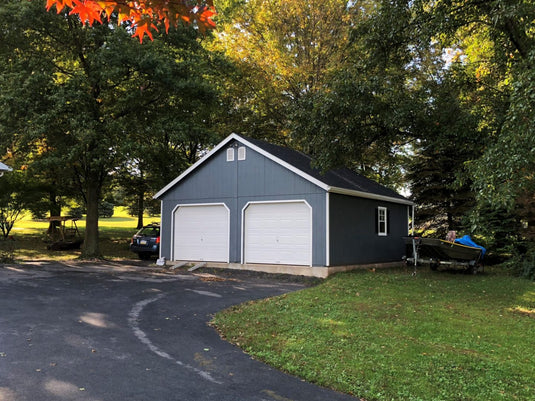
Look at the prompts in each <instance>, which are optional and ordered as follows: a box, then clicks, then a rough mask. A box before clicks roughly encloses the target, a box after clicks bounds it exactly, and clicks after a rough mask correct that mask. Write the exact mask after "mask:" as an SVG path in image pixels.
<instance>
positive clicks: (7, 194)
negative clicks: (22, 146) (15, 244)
mask: <svg viewBox="0 0 535 401" xmlns="http://www.w3.org/2000/svg"><path fill="white" fill-rule="evenodd" d="M32 196H33V191H32V188H31V186H30V185H28V182H27V180H26V176H25V175H24V173H21V172H15V171H14V172H10V173H7V174H4V175H3V176H2V177H0V230H1V234H2V237H3V238H4V239H6V238H7V237H8V236H9V233H10V232H11V230H12V229H13V226H14V225H15V223H16V222H17V221H18V220H20V219H21V218H22V217H23V213H24V210H25V209H26V208H27V207H28V206H29V205H31V203H32V201H33V198H32Z"/></svg>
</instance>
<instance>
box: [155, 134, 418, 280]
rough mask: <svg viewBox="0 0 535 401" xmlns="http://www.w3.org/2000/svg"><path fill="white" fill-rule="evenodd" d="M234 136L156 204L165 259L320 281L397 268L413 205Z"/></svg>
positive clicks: (353, 177) (348, 174)
mask: <svg viewBox="0 0 535 401" xmlns="http://www.w3.org/2000/svg"><path fill="white" fill-rule="evenodd" d="M311 163H312V160H311V158H310V157H309V156H307V155H305V154H303V153H300V152H297V151H295V150H292V149H289V148H285V147H281V146H277V145H273V144H270V143H267V142H264V141H260V140H257V139H252V138H247V137H242V136H239V135H236V134H232V135H230V136H228V137H227V138H225V139H224V140H223V141H222V142H221V143H219V144H218V145H217V146H216V147H214V148H213V149H212V150H211V151H210V152H209V153H207V154H206V155H205V156H204V157H203V158H202V159H200V160H199V161H198V162H197V163H195V164H194V165H192V166H191V167H190V168H189V169H187V170H186V171H185V172H184V173H183V174H181V175H180V176H179V177H177V178H176V179H175V180H173V181H172V182H171V183H169V184H168V185H167V186H166V187H165V188H163V189H162V190H161V191H160V192H158V193H157V194H156V195H155V198H157V199H160V200H161V208H162V209H161V213H162V214H161V216H162V217H161V243H160V253H161V255H160V256H161V257H165V258H166V260H168V261H190V262H207V263H208V264H209V265H213V266H215V267H230V268H243V269H253V270H263V271H276V272H286V273H295V274H301V275H314V276H320V277H325V276H327V275H328V274H330V273H332V272H334V271H340V270H345V269H348V268H352V267H355V266H363V265H366V266H367V265H375V264H384V263H388V262H399V261H400V260H401V257H402V256H403V255H404V243H403V239H402V237H403V236H406V235H407V234H408V225H409V216H410V215H411V214H412V207H413V203H412V202H411V201H410V200H408V199H406V198H405V197H403V196H401V195H400V194H398V193H396V192H395V191H393V190H391V189H389V188H386V187H384V186H382V185H379V184H377V183H376V182H374V181H371V180H369V179H367V178H365V177H363V176H361V175H359V174H357V173H355V172H353V171H350V170H348V169H337V170H331V171H328V172H326V173H323V174H322V173H321V172H320V171H319V170H317V169H314V168H312V165H311Z"/></svg>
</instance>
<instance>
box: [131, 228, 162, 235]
mask: <svg viewBox="0 0 535 401" xmlns="http://www.w3.org/2000/svg"><path fill="white" fill-rule="evenodd" d="M137 235H142V236H144V237H157V236H159V235H160V228H159V227H143V228H142V229H141V230H139V231H138V232H137Z"/></svg>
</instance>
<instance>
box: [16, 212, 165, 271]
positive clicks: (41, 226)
mask: <svg viewBox="0 0 535 401" xmlns="http://www.w3.org/2000/svg"><path fill="white" fill-rule="evenodd" d="M144 220H145V221H144V222H145V224H148V223H152V222H153V221H159V217H154V216H150V217H149V216H145V217H144ZM76 223H77V226H78V229H79V231H80V234H81V235H82V236H83V234H84V229H85V220H84V219H81V220H78V221H77V222H76ZM136 225H137V218H135V217H131V216H129V215H128V214H127V212H126V210H125V209H124V208H121V207H117V208H115V213H114V215H113V217H110V218H101V219H100V220H99V232H100V248H101V252H102V255H103V257H104V258H106V259H110V260H113V259H135V258H136V255H135V254H133V253H132V252H130V251H129V249H128V246H129V244H130V238H131V237H132V235H133V234H135V233H136V231H137V230H136ZM47 228H48V222H47V221H46V220H33V219H32V218H31V217H30V216H29V215H27V216H25V217H24V218H23V219H22V220H20V221H18V222H16V223H15V226H14V227H13V230H12V231H11V233H10V234H11V235H12V236H13V238H14V239H15V260H18V261H28V260H72V259H76V258H78V257H79V256H80V251H79V250H69V251H50V250H47V244H46V242H45V239H46V235H45V233H46V230H47Z"/></svg>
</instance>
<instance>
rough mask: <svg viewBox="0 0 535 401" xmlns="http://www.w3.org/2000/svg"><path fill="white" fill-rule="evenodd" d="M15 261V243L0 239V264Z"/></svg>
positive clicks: (8, 239)
mask: <svg viewBox="0 0 535 401" xmlns="http://www.w3.org/2000/svg"><path fill="white" fill-rule="evenodd" d="M14 260H15V241H14V240H13V239H12V238H9V237H8V238H7V239H0V263H12V262H13V261H14Z"/></svg>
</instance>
